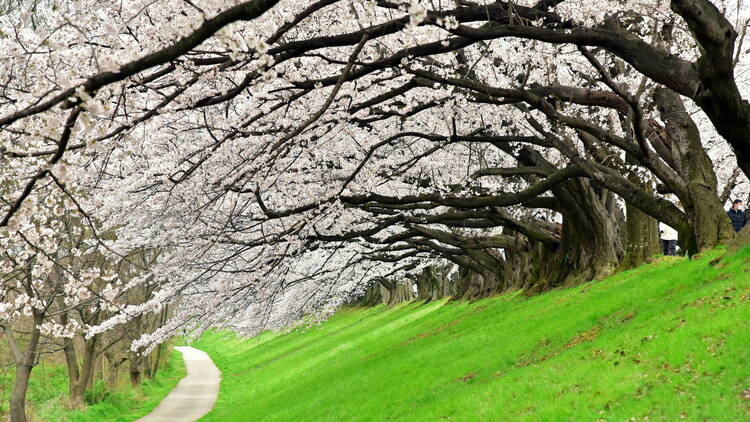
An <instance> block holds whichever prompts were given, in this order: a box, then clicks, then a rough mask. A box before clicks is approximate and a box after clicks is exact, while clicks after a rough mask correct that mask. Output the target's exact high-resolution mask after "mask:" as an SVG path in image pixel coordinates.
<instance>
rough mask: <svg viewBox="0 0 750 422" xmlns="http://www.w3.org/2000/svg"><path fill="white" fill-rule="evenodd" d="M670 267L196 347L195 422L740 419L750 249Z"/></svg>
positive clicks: (347, 313)
mask: <svg viewBox="0 0 750 422" xmlns="http://www.w3.org/2000/svg"><path fill="white" fill-rule="evenodd" d="M721 253H723V252H722V251H711V252H708V253H706V254H705V255H704V256H703V257H702V258H699V259H694V260H687V259H684V258H664V259H661V260H660V261H659V262H657V263H653V264H649V265H646V266H644V267H641V268H638V269H635V270H632V271H628V272H624V273H621V274H619V275H616V276H614V277H611V278H609V279H606V280H603V281H598V282H593V283H587V284H584V285H582V286H579V287H576V288H572V289H566V290H558V291H553V292H550V293H547V294H544V295H540V296H536V297H530V298H529V297H524V296H521V295H519V294H509V295H505V296H501V297H495V298H490V299H486V300H483V301H479V302H476V303H471V304H469V303H445V302H444V301H443V302H438V303H429V304H419V303H414V304H408V305H404V306H400V307H395V308H386V307H383V306H380V307H375V308H369V309H349V310H344V311H341V312H339V313H338V314H336V315H335V316H334V317H333V318H331V319H330V320H329V321H327V322H325V323H324V324H323V325H322V326H321V327H308V328H301V329H297V330H295V331H293V332H291V333H287V334H281V333H265V334H263V335H260V336H258V337H256V338H253V339H239V338H236V337H235V336H233V335H232V334H230V333H209V334H207V335H205V336H204V337H203V338H202V339H200V340H199V341H198V342H197V343H196V344H195V346H196V347H198V348H201V349H203V350H205V351H207V352H208V353H209V354H210V355H211V357H212V358H213V359H214V361H215V362H216V364H217V366H218V367H219V369H221V370H222V384H221V390H220V393H219V399H218V402H217V404H216V407H215V408H214V410H213V411H212V412H211V413H209V414H208V415H207V416H206V417H205V418H204V419H201V420H202V421H222V422H225V421H227V422H228V421H260V420H262V421H385V420H401V421H422V420H429V421H432V420H454V421H505V420H513V421H516V420H518V421H596V420H607V421H625V420H631V418H634V419H632V420H652V421H653V420H660V421H678V420H690V421H704V420H711V421H741V420H750V401H748V400H746V399H744V398H743V394H742V393H743V391H745V390H747V389H748V388H749V387H750V327H748V325H749V323H748V322H749V321H750V249H745V250H743V251H741V252H740V253H739V254H737V255H735V256H732V257H729V258H726V259H724V260H723V261H722V262H721V263H720V264H718V265H714V266H711V265H709V262H710V261H711V260H712V259H714V258H716V257H718V256H719V255H720V254H721Z"/></svg>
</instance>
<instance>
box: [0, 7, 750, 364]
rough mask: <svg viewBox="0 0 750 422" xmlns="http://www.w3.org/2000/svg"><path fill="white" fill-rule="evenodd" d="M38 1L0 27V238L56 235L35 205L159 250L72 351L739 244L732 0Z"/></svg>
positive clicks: (111, 245)
mask: <svg viewBox="0 0 750 422" xmlns="http://www.w3.org/2000/svg"><path fill="white" fill-rule="evenodd" d="M35 13H36V14H38V15H40V16H43V17H44V19H43V20H42V21H41V23H32V22H30V18H29V17H28V15H27V14H25V13H10V14H7V15H5V16H3V17H1V18H0V30H1V31H2V34H3V35H2V38H0V43H2V48H0V51H2V53H1V54H2V55H3V56H2V57H1V58H0V137H1V138H0V165H2V169H3V170H2V171H0V196H1V197H2V202H0V230H3V232H2V233H0V241H4V242H6V243H5V245H7V247H9V248H13V247H16V248H26V247H27V246H26V243H25V242H26V241H25V240H24V239H23V238H21V237H20V236H19V235H18V233H19V232H21V231H22V230H24V228H25V227H30V226H31V225H33V226H34V227H40V228H41V227H44V228H45V229H46V230H48V231H49V233H48V236H49V237H50V239H53V238H55V237H61V236H64V235H65V233H64V230H63V229H62V228H57V229H56V228H54V227H47V226H46V225H45V224H44V223H33V224H32V223H30V222H32V221H33V219H34V218H39V217H38V214H39V213H37V212H35V208H34V207H35V206H36V205H35V204H38V203H40V202H41V201H43V200H44V198H45V195H52V194H53V193H54V194H55V195H57V196H60V197H61V198H63V199H62V200H61V204H62V205H61V207H62V209H61V212H62V213H63V214H65V215H72V214H75V215H79V216H81V217H80V218H83V219H84V220H85V219H90V221H97V222H101V226H96V227H95V228H96V230H99V231H101V232H108V231H109V232H112V233H116V236H113V237H112V238H111V239H109V240H102V239H99V242H100V247H102V248H104V249H106V250H107V251H111V253H112V254H114V255H116V256H129V254H131V253H133V251H139V250H140V251H154V250H159V251H161V252H160V254H159V256H158V258H157V259H155V261H154V262H153V265H150V266H149V268H148V275H143V276H140V277H136V278H134V279H133V280H132V281H131V282H129V283H128V285H127V286H126V287H123V291H126V290H127V289H138V288H139V287H144V286H145V287H148V289H147V291H148V292H150V295H149V296H148V297H147V298H146V299H145V300H142V301H141V300H135V301H133V303H121V304H120V305H121V306H118V308H117V310H116V311H113V315H112V316H111V317H109V318H106V319H105V320H102V321H100V323H99V324H97V325H96V326H95V327H92V328H91V329H90V330H87V334H86V335H88V336H96V335H99V334H101V333H103V332H105V331H107V330H109V329H112V328H113V327H118V326H122V325H123V324H128V322H129V321H132V320H133V319H134V318H137V317H138V316H139V315H147V314H153V315H156V314H159V313H161V312H163V310H164V308H165V307H166V306H167V305H168V304H173V305H174V312H173V315H172V317H171V318H169V320H168V321H166V322H165V324H164V325H163V326H161V327H160V328H158V329H156V330H154V331H151V332H147V333H144V335H143V336H142V337H141V338H139V339H138V340H136V341H135V342H134V343H133V350H137V351H150V350H151V349H153V348H154V347H155V345H156V344H158V343H159V342H161V341H163V340H164V339H165V338H168V337H169V336H170V335H172V334H173V333H175V332H177V331H179V330H194V333H195V334H196V335H197V334H199V333H200V332H201V331H202V330H204V329H206V328H209V327H225V328H231V329H234V330H237V331H239V332H242V333H246V334H253V333H257V332H259V331H262V330H265V329H281V328H284V327H289V326H290V325H293V324H295V323H298V322H299V321H308V322H309V321H315V320H317V319H319V318H324V317H325V316H327V315H330V314H331V313H332V312H334V311H335V310H336V309H337V307H339V306H341V305H342V304H344V303H347V302H348V301H350V300H351V299H352V298H353V297H358V296H361V295H363V294H365V292H366V291H367V289H368V288H369V286H371V285H372V284H373V282H379V283H380V284H381V285H391V284H389V280H400V279H405V278H408V277H412V278H416V279H417V280H419V279H420V277H422V275H424V274H428V273H430V272H431V271H435V270H434V269H435V268H438V267H441V268H442V267H445V266H448V265H454V266H455V267H456V268H457V270H456V274H457V276H456V280H457V281H456V283H457V284H456V287H455V290H451V294H453V295H455V296H456V297H461V298H466V299H473V298H476V297H481V296H484V295H487V294H491V293H493V292H497V291H504V290H508V289H524V290H525V291H527V292H529V293H533V292H539V291H543V290H546V289H549V288H552V287H556V286H560V285H565V284H568V283H573V282H578V281H581V280H591V279H596V278H599V277H603V276H606V275H608V274H611V273H612V272H614V271H616V270H617V269H621V268H626V267H630V266H634V265H638V264H639V263H641V262H643V261H644V260H646V259H648V258H649V257H650V256H651V255H652V254H653V253H654V251H655V249H656V245H655V244H656V242H657V240H658V239H657V238H656V234H655V233H656V223H657V220H659V221H663V222H665V223H667V224H669V225H671V226H672V227H674V228H676V229H678V231H679V232H680V237H681V247H682V248H683V250H685V251H687V252H688V253H690V254H693V253H696V252H698V251H700V250H702V249H705V248H711V247H713V246H716V245H718V244H726V243H728V242H730V241H732V240H733V238H734V233H733V231H732V230H731V227H730V225H729V222H728V220H727V218H726V216H725V214H724V210H723V208H722V205H723V203H724V202H725V201H726V197H727V196H728V195H729V194H730V193H729V192H732V191H733V190H734V191H735V192H736V191H739V190H741V189H746V187H747V181H746V177H745V176H747V175H748V174H750V158H748V157H750V144H749V143H748V142H750V141H749V139H750V137H748V135H750V123H748V122H750V106H748V105H747V103H746V101H745V100H744V99H743V98H744V97H743V95H746V92H745V91H746V90H747V86H748V84H747V81H746V79H744V75H745V74H746V72H745V71H744V70H745V67H746V66H747V58H746V55H745V53H744V49H743V47H742V46H743V42H744V38H745V33H746V28H747V25H748V18H750V7H749V6H748V5H747V4H746V2H744V1H739V2H737V1H732V2H729V1H716V2H710V1H708V0H672V1H666V0H653V1H645V0H644V1H636V2H627V3H624V2H619V1H609V2H605V3H601V2H597V3H593V2H581V1H547V0H540V1H514V2H503V1H473V2H472V1H446V0H443V1H441V0H424V1H420V0H409V1H395V0H394V1H388V0H377V1H352V0H317V1H304V2H302V1H268V0H250V1H244V2H241V1H226V2H208V1H204V2H199V1H191V2H183V1H177V0H168V1H164V2H159V3H158V4H157V3H153V2H147V1H135V2H129V4H128V5H123V4H121V3H120V2H110V1H82V2H77V3H75V5H73V4H67V3H60V4H58V3H55V2H51V3H49V4H47V3H43V4H42V3H40V4H39V5H38V6H37V8H36V9H35ZM732 162H736V165H735V164H732ZM736 168H739V169H740V170H737V171H735V169H736ZM741 173H742V174H741ZM672 195H673V196H672ZM12 245H17V246H12ZM9 271H10V272H12V271H13V270H12V269H10V270H9ZM448 271H449V272H450V270H448ZM424 277H427V278H422V280H423V282H422V286H427V285H431V286H435V287H434V288H435V289H442V290H443V291H445V290H448V289H444V287H439V286H442V282H435V280H434V278H430V277H429V276H424ZM428 279H430V280H432V281H427V280H428ZM417 284H418V285H419V282H418V283H417ZM423 288H424V287H423ZM133 291H135V290H133ZM419 295H420V297H424V298H426V297H432V293H427V292H424V291H423V292H422V293H420V294H419Z"/></svg>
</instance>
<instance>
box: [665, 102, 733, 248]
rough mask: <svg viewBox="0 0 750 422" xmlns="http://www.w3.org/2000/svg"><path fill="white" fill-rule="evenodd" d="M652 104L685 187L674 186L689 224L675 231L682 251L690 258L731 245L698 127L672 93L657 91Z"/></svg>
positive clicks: (720, 202) (726, 219) (730, 237)
mask: <svg viewBox="0 0 750 422" xmlns="http://www.w3.org/2000/svg"><path fill="white" fill-rule="evenodd" d="M654 100H655V102H656V104H657V107H658V109H659V112H660V114H661V118H662V120H663V121H664V122H665V125H666V127H665V129H666V131H667V133H668V134H669V141H670V152H671V155H672V156H671V158H672V161H673V163H674V168H675V171H676V172H677V173H678V174H679V175H680V176H681V178H682V180H683V181H684V184H685V186H673V188H677V189H675V193H676V194H677V196H678V197H679V199H680V201H681V205H682V206H683V208H684V211H685V213H686V214H687V215H688V218H689V219H690V222H691V227H689V228H686V227H681V228H678V227H675V228H676V229H678V230H679V232H680V245H681V247H682V248H683V249H686V250H687V252H688V254H690V255H692V254H694V253H697V252H698V251H700V250H702V249H708V248H712V247H714V246H716V245H719V244H726V243H729V242H731V241H732V239H734V230H732V226H731V223H730V221H729V218H728V217H727V216H726V212H725V211H724V208H723V207H722V201H721V199H720V198H719V196H720V194H719V192H718V180H717V178H716V172H715V171H714V167H713V162H712V161H711V158H710V157H709V156H708V154H707V153H706V150H705V149H704V147H703V144H702V142H701V136H700V131H699V130H698V127H697V125H696V124H695V122H694V121H693V119H692V118H691V117H690V115H689V114H688V113H687V110H686V109H685V105H684V104H683V102H682V99H681V98H680V96H679V95H678V94H677V93H675V92H674V91H672V90H670V89H668V88H658V89H656V90H655V91H654Z"/></svg>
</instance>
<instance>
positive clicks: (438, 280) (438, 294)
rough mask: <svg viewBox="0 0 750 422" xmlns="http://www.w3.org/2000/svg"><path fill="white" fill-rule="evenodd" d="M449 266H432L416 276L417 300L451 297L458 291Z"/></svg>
mask: <svg viewBox="0 0 750 422" xmlns="http://www.w3.org/2000/svg"><path fill="white" fill-rule="evenodd" d="M449 271H450V268H449V267H439V266H430V267H427V268H425V269H424V270H423V271H422V273H421V274H419V276H417V278H416V284H417V300H422V301H425V302H430V301H433V300H438V299H443V298H447V297H451V296H453V295H454V294H455V293H456V285H455V283H454V282H453V280H451V278H450V276H449Z"/></svg>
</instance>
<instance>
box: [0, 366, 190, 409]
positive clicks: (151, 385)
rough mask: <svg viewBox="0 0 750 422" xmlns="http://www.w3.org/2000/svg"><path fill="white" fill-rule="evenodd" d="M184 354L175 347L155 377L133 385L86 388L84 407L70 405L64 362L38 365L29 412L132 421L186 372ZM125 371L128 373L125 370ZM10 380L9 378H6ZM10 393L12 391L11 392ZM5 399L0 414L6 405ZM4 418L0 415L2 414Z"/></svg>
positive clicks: (159, 400)
mask: <svg viewBox="0 0 750 422" xmlns="http://www.w3.org/2000/svg"><path fill="white" fill-rule="evenodd" d="M185 373H186V372H185V364H184V362H183V360H182V354H181V353H179V352H177V351H173V352H172V353H171V355H170V357H169V360H168V361H167V363H166V364H165V365H163V366H162V367H161V368H160V369H159V372H158V373H157V375H156V378H154V379H151V380H148V379H147V380H145V381H144V382H143V383H142V384H141V386H140V387H138V388H134V387H132V386H131V385H130V382H129V381H123V382H121V384H122V386H121V387H119V388H118V389H117V390H115V391H109V390H107V389H106V387H105V385H104V383H103V382H101V381H97V382H96V383H95V384H94V387H93V388H92V389H90V390H89V391H87V392H86V395H85V400H86V403H87V406H86V408H85V409H82V410H71V409H68V408H67V403H68V395H67V392H68V375H67V372H66V369H65V366H64V365H56V366H49V365H45V364H43V365H39V366H37V367H36V368H34V371H33V372H32V376H31V379H30V380H29V391H28V396H27V399H26V402H27V405H28V412H27V413H28V415H29V417H30V420H32V421H60V422H94V421H96V422H130V421H134V420H136V419H138V418H140V417H142V416H145V415H146V414H148V413H149V412H150V411H151V410H153V408H155V407H156V406H157V405H158V404H159V402H161V400H162V399H163V398H164V397H165V396H166V395H167V394H168V393H169V392H170V391H171V390H172V388H174V386H175V385H177V383H178V382H179V380H180V379H182V378H183V377H184V376H185ZM123 375H126V374H123ZM6 381H7V382H11V380H10V379H8V380H6ZM8 394H9V393H8ZM7 405H8V404H7V402H4V403H2V407H0V415H2V414H3V412H2V411H3V410H4V409H7ZM0 419H1V416H0Z"/></svg>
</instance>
